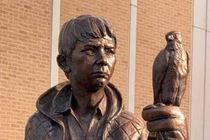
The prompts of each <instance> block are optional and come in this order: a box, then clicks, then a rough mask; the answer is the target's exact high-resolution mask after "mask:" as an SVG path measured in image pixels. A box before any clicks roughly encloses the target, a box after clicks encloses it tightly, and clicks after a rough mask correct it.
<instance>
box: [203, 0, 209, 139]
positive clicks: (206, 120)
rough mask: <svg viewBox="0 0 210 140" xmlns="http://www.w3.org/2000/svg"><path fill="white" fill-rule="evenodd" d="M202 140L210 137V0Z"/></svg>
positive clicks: (207, 11)
mask: <svg viewBox="0 0 210 140" xmlns="http://www.w3.org/2000/svg"><path fill="white" fill-rule="evenodd" d="M206 5H207V9H206V13H207V24H206V25H207V32H206V67H205V68H206V71H205V72H206V73H205V114H204V140H209V139H210V108H209V107H210V0H208V1H207V4H206Z"/></svg>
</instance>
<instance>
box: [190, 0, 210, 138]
mask: <svg viewBox="0 0 210 140" xmlns="http://www.w3.org/2000/svg"><path fill="white" fill-rule="evenodd" d="M209 4H210V0H194V15H193V48H192V58H191V61H192V98H191V99H192V102H191V119H190V122H191V124H190V138H191V140H209V139H210V133H209V131H210V119H209V118H210V110H209V107H210V95H209V93H210V35H209V29H210V28H209V26H210V22H209V20H210V19H209V17H210V14H209V12H210V9H209V8H210V6H209Z"/></svg>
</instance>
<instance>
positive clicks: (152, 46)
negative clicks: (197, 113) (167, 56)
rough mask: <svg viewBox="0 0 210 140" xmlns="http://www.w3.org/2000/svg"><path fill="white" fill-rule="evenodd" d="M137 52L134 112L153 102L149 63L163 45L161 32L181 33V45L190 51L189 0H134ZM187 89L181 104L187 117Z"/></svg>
mask: <svg viewBox="0 0 210 140" xmlns="http://www.w3.org/2000/svg"><path fill="white" fill-rule="evenodd" d="M138 2H139V3H138V21H137V24H138V27H137V55H136V60H137V62H136V64H137V65H136V68H137V69H136V98H135V99H136V107H135V109H136V111H135V112H141V110H142V108H143V107H144V106H145V105H148V104H151V103H153V93H152V92H153V91H152V65H153V61H154V58H155V57H156V55H157V54H158V52H159V51H160V50H161V49H163V48H164V47H165V33H167V32H168V31H171V30H177V31H180V32H182V36H183V47H184V49H186V50H187V51H189V52H191V42H192V37H191V35H192V31H191V29H192V1H191V0H167V1H162V0H155V1H154V0H140V1H138ZM189 85H190V83H189V82H188V88H187V90H186V92H185V95H184V98H183V101H182V105H181V107H182V108H183V111H184V113H185V114H186V116H187V117H188V118H189V104H190V101H189V97H190V91H189Z"/></svg>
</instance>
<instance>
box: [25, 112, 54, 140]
mask: <svg viewBox="0 0 210 140" xmlns="http://www.w3.org/2000/svg"><path fill="white" fill-rule="evenodd" d="M47 127H50V126H49V121H48V120H47V119H46V118H45V117H43V115H42V114H41V113H39V112H36V113H35V114H34V115H32V116H31V117H30V118H29V120H28V122H27V124H26V127H25V140H50V134H49V131H48V129H47Z"/></svg>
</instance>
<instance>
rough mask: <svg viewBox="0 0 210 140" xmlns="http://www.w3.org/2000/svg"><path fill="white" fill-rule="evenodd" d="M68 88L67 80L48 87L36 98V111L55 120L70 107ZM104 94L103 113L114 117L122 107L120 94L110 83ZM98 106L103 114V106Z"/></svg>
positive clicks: (108, 116) (69, 86)
mask: <svg viewBox="0 0 210 140" xmlns="http://www.w3.org/2000/svg"><path fill="white" fill-rule="evenodd" d="M70 90H71V85H70V83H69V82H64V83H61V84H58V85H56V86H54V87H52V88H50V89H49V90H47V91H46V92H45V93H43V94H42V95H41V96H40V97H39V98H38V100H37V103H36V107H37V109H38V111H40V112H41V113H43V114H44V115H46V116H47V117H49V118H51V119H53V120H56V118H58V116H60V115H62V113H64V112H65V111H67V110H68V109H70V108H71V100H72V95H71V91H70ZM105 94H106V98H107V108H108V109H107V113H106V114H105V115H107V119H112V118H115V116H117V114H119V113H120V112H121V110H122V108H123V105H122V97H121V94H120V92H119V91H118V90H117V88H116V87H115V86H114V85H113V84H111V83H109V84H108V85H107V86H106V87H105ZM102 102H103V101H102ZM99 108H100V109H101V110H102V112H101V113H102V114H104V113H105V112H103V110H104V108H102V106H100V104H99Z"/></svg>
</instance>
